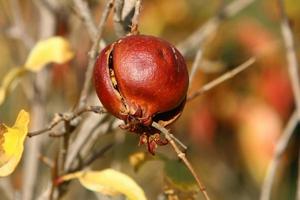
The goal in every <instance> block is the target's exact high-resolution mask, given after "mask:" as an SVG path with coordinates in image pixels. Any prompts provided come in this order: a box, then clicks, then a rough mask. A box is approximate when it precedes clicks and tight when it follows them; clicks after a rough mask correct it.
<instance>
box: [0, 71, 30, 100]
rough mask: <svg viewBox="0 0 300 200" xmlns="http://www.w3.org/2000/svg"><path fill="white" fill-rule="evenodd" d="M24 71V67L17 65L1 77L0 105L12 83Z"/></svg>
mask: <svg viewBox="0 0 300 200" xmlns="http://www.w3.org/2000/svg"><path fill="white" fill-rule="evenodd" d="M25 72H26V69H24V68H21V67H18V68H13V69H12V70H10V71H9V72H8V73H7V74H6V75H5V76H4V78H3V80H2V83H1V86H0V105H1V104H2V103H3V102H4V100H5V96H6V95H7V93H8V92H9V91H10V90H11V89H12V85H13V83H15V82H16V80H17V79H18V78H19V77H20V76H22V75H23V74H24V73H25Z"/></svg>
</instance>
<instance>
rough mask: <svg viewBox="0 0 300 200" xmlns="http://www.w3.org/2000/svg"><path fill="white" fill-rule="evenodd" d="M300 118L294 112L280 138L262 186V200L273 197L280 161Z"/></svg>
mask: <svg viewBox="0 0 300 200" xmlns="http://www.w3.org/2000/svg"><path fill="white" fill-rule="evenodd" d="M298 121H299V118H298V113H297V111H294V113H293V114H292V116H291V117H290V119H289V121H288V123H287V125H286V127H285V129H284V131H283V133H282V135H281V136H280V138H279V140H278V142H277V144H276V147H275V151H274V154H273V157H272V160H271V161H270V164H269V166H268V169H267V173H266V176H265V179H264V182H263V185H262V191H261V195H260V200H268V199H270V195H271V189H272V185H273V182H274V177H275V173H276V169H277V167H278V164H279V161H280V159H281V157H282V155H283V153H284V151H285V149H286V147H287V145H288V142H289V140H290V138H291V136H292V134H293V131H294V130H295V128H296V125H297V124H298Z"/></svg>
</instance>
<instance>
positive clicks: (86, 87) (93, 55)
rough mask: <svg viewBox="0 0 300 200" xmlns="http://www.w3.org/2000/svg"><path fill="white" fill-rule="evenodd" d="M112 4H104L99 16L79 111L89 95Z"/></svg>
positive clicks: (110, 0) (108, 2) (78, 107)
mask: <svg viewBox="0 0 300 200" xmlns="http://www.w3.org/2000/svg"><path fill="white" fill-rule="evenodd" d="M113 3H114V0H108V1H107V3H106V6H105V8H104V11H103V13H102V16H101V19H100V22H99V25H98V29H97V35H96V40H95V41H94V43H93V46H92V48H91V50H90V52H89V55H90V58H89V62H88V66H87V69H86V73H85V79H84V83H83V88H82V90H81V93H80V97H79V102H78V105H77V108H76V109H80V108H82V107H84V106H85V105H86V101H87V96H88V93H89V89H90V85H91V80H92V74H93V67H94V64H95V61H96V56H97V53H98V51H99V47H100V40H101V37H102V33H103V29H104V25H105V22H106V21H107V18H108V15H109V13H110V11H111V9H112V7H113Z"/></svg>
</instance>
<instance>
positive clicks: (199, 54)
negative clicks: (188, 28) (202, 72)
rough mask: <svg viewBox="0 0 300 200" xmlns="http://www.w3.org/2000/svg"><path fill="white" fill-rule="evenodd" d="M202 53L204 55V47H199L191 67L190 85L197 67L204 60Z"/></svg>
mask: <svg viewBox="0 0 300 200" xmlns="http://www.w3.org/2000/svg"><path fill="white" fill-rule="evenodd" d="M202 55H203V49H202V48H199V49H198V51H197V53H196V56H195V59H194V62H193V65H192V68H191V73H190V85H191V83H192V81H193V79H194V76H195V74H196V72H197V69H198V67H199V65H200V62H201V60H202Z"/></svg>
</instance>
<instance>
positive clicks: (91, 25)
mask: <svg viewBox="0 0 300 200" xmlns="http://www.w3.org/2000/svg"><path fill="white" fill-rule="evenodd" d="M74 4H75V6H76V8H77V9H78V13H79V15H80V17H81V18H82V19H83V22H84V24H85V27H86V28H87V31H88V33H89V35H90V38H91V39H92V40H93V39H94V38H95V37H96V35H97V27H96V24H95V22H94V20H93V16H92V14H91V11H90V9H89V7H88V3H87V1H83V0H74Z"/></svg>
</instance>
